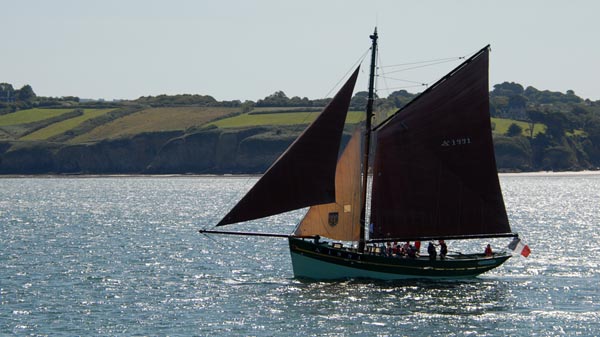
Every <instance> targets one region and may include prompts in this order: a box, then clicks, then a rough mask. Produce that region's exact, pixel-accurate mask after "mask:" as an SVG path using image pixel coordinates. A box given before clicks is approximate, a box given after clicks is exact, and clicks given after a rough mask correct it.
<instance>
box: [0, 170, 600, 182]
mask: <svg viewBox="0 0 600 337" xmlns="http://www.w3.org/2000/svg"><path fill="white" fill-rule="evenodd" d="M369 175H370V174H369ZM593 175H600V170H597V171H591V170H584V171H535V172H504V173H498V176H500V177H517V176H529V177H549V176H552V177H560V176H593ZM261 176H262V174H195V173H189V174H141V173H135V174H58V173H57V174H6V175H2V174H0V180H1V179H18V178H29V179H32V178H33V179H45V178H65V179H67V178H81V179H90V178H94V179H95V178H219V179H232V178H258V177H261Z"/></svg>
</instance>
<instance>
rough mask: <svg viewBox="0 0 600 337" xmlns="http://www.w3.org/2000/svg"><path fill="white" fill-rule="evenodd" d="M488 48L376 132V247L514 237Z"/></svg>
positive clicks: (373, 210)
mask: <svg viewBox="0 0 600 337" xmlns="http://www.w3.org/2000/svg"><path fill="white" fill-rule="evenodd" d="M488 54H489V51H488V48H487V47H486V48H485V49H483V50H481V51H480V52H479V53H478V54H476V55H475V56H473V57H472V58H471V59H469V60H467V61H466V62H465V63H463V64H462V65H461V66H459V67H458V68H456V69H455V70H454V71H453V72H451V73H450V74H449V75H448V76H446V77H445V78H444V79H442V80H440V81H439V82H437V83H436V84H435V85H434V86H433V87H432V88H430V89H428V90H427V91H426V92H424V93H423V94H422V95H420V96H419V97H418V98H417V99H415V100H414V101H413V102H411V103H410V104H408V105H407V106H406V107H405V108H404V109H401V110H400V111H398V112H397V113H396V114H395V115H394V116H393V117H392V118H391V119H390V120H388V121H387V122H386V123H385V124H384V125H383V126H382V127H381V128H380V129H379V131H378V132H377V148H376V154H375V164H374V171H373V194H372V201H371V222H372V223H373V227H372V228H373V233H372V234H371V238H372V239H382V238H398V239H402V238H404V239H417V238H444V237H454V236H475V235H486V234H501V233H509V232H510V226H509V223H508V218H507V216H506V210H505V207H504V200H503V198H502V192H501V190H500V184H499V181H498V174H497V171H496V161H495V158H494V148H493V143H492V130H491V125H490V115H489V98H488Z"/></svg>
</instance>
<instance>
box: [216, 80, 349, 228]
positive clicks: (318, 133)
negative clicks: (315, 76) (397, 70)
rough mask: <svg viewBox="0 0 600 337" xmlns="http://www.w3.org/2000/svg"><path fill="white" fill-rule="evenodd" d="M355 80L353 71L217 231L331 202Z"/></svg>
mask: <svg viewBox="0 0 600 337" xmlns="http://www.w3.org/2000/svg"><path fill="white" fill-rule="evenodd" d="M357 76H358V68H357V69H356V71H354V73H353V74H352V76H350V78H349V79H348V81H347V82H346V84H344V86H343V87H342V88H341V89H340V91H339V92H338V93H337V94H336V95H335V97H334V98H333V100H332V101H331V102H330V103H329V104H328V105H327V107H325V109H324V110H323V112H321V114H320V115H319V116H318V117H317V118H316V119H315V120H314V121H313V122H312V124H311V125H309V126H308V127H307V128H306V130H304V132H303V133H302V134H301V135H300V137H298V139H296V140H295V141H294V143H293V144H292V145H291V146H290V147H289V148H288V149H287V150H286V151H285V152H284V153H283V154H282V155H281V156H280V157H279V158H278V159H277V160H276V161H275V163H274V164H273V165H272V166H271V167H270V168H269V169H268V170H267V171H266V172H265V174H264V175H263V176H262V177H261V178H260V179H259V180H258V182H257V183H256V184H255V185H254V186H253V187H252V189H250V191H248V193H247V194H246V195H245V196H244V197H243V198H242V200H240V201H239V202H238V204H237V205H236V206H235V207H234V208H233V209H232V210H231V211H230V212H229V213H228V214H227V215H226V216H225V217H224V218H223V219H222V220H221V221H220V222H219V223H218V224H217V226H223V225H228V224H233V223H238V222H242V221H247V220H253V219H259V218H263V217H266V216H270V215H274V214H279V213H283V212H287V211H291V210H295V209H299V208H303V207H307V206H312V205H318V204H325V203H330V202H334V201H335V170H336V165H337V159H338V152H339V149H340V142H341V137H342V132H343V131H344V123H345V121H346V115H347V113H348V107H349V105H350V99H351V98H352V91H353V90H354V84H355V83H356V78H357Z"/></svg>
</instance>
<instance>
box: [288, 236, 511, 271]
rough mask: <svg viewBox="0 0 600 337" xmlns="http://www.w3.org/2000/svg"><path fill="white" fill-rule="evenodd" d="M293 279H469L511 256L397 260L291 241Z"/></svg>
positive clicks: (324, 245) (296, 240)
mask: <svg viewBox="0 0 600 337" xmlns="http://www.w3.org/2000/svg"><path fill="white" fill-rule="evenodd" d="M289 244H290V255H291V258H292V266H293V269H294V276H295V277H298V278H308V279H314V280H335V279H347V278H368V279H379V280H397V279H409V278H427V279H445V278H469V277H475V276H477V275H479V274H482V273H485V272H486V271H488V270H491V269H494V268H496V267H498V266H500V265H501V264H502V263H504V262H505V261H506V260H508V259H509V258H510V257H511V255H510V254H506V253H499V254H498V253H497V254H494V255H493V256H492V257H486V256H485V255H484V254H459V255H448V256H447V257H446V259H445V260H440V259H439V257H438V259H436V260H429V257H428V256H425V257H419V258H398V257H386V256H382V255H371V254H367V253H357V252H355V251H353V250H350V249H344V248H333V247H331V246H329V245H326V244H315V243H314V242H312V241H309V240H303V239H298V238H293V237H290V238H289Z"/></svg>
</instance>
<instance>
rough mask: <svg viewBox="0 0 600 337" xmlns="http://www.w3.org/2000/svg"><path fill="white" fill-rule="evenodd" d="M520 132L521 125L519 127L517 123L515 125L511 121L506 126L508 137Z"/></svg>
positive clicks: (517, 134) (521, 130)
mask: <svg viewBox="0 0 600 337" xmlns="http://www.w3.org/2000/svg"><path fill="white" fill-rule="evenodd" d="M522 132H523V128H522V127H520V126H519V125H517V124H515V123H512V124H511V125H510V126H509V127H508V130H506V135H507V136H509V137H516V136H520V135H521V133H522Z"/></svg>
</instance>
